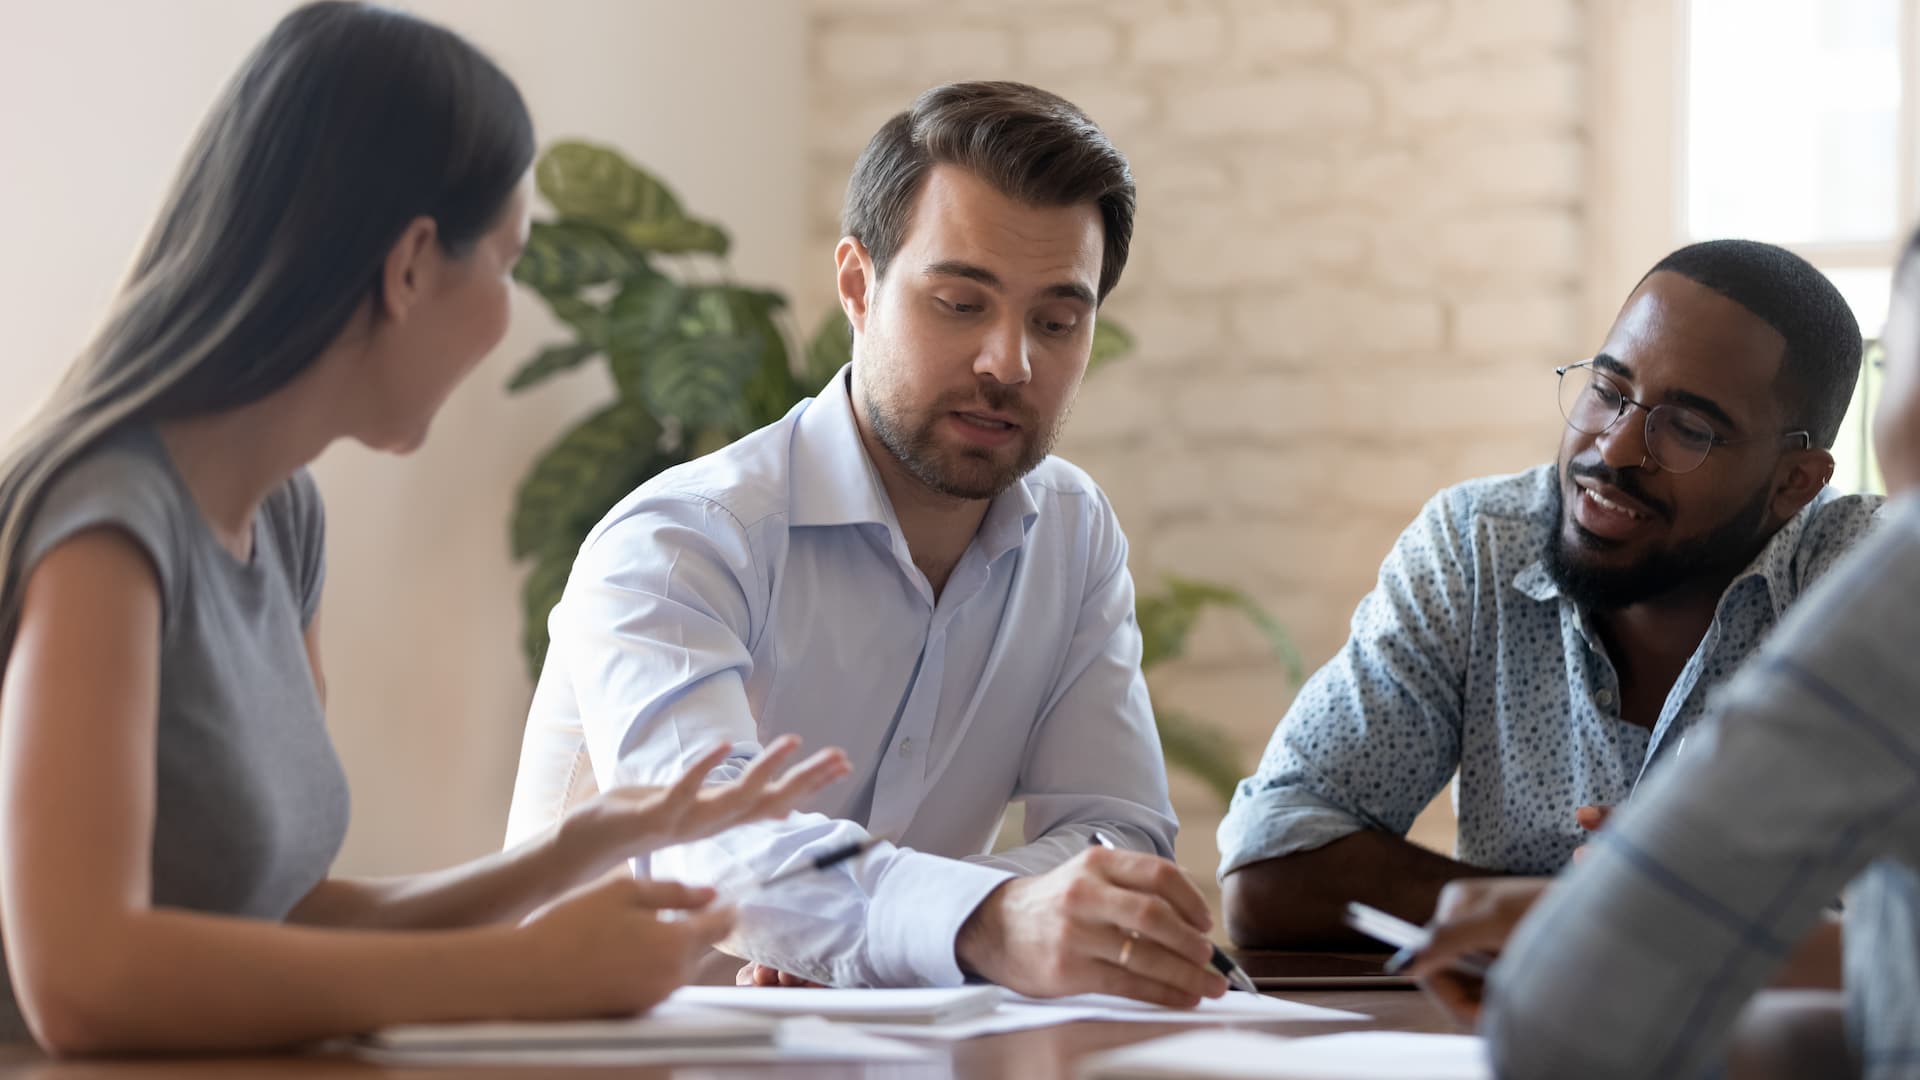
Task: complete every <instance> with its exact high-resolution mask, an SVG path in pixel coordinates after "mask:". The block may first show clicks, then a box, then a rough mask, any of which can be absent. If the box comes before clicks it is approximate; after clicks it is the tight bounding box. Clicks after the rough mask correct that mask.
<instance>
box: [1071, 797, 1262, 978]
mask: <svg viewBox="0 0 1920 1080" xmlns="http://www.w3.org/2000/svg"><path fill="white" fill-rule="evenodd" d="M1092 841H1093V843H1094V844H1095V845H1096V846H1099V847H1103V848H1106V849H1107V850H1109V851H1118V850H1119V848H1118V847H1116V846H1115V845H1114V842H1113V841H1111V840H1109V839H1107V838H1106V836H1105V834H1103V833H1101V832H1100V831H1099V830H1097V829H1096V830H1095V831H1094V833H1093V836H1092ZM1210 962H1211V963H1212V964H1213V970H1215V971H1218V972H1219V973H1220V974H1221V975H1223V976H1225V977H1226V980H1227V985H1228V986H1231V987H1233V988H1234V989H1235V990H1245V991H1246V992H1247V993H1249V994H1257V993H1259V992H1260V988H1259V987H1258V986H1256V985H1254V982H1253V979H1252V977H1251V976H1249V975H1248V974H1247V973H1246V972H1245V971H1244V970H1242V969H1241V967H1240V965H1239V964H1236V963H1234V962H1233V958H1232V957H1230V956H1228V955H1227V954H1226V952H1225V950H1223V949H1221V948H1220V946H1218V945H1215V946H1213V958H1212V960H1211V961H1210Z"/></svg>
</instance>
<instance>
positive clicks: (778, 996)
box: [668, 986, 1000, 1025]
mask: <svg viewBox="0 0 1920 1080" xmlns="http://www.w3.org/2000/svg"><path fill="white" fill-rule="evenodd" d="M668 1001H669V1002H671V1003H673V1004H676V1005H684V1006H690V1007H694V1008H703V1009H724V1010H727V1011H729V1012H745V1013H759V1014H763V1015H766V1016H824V1017H826V1018H827V1019H829V1020H834V1021H837V1022H839V1023H843V1024H889V1025H892V1024H952V1023H957V1022H959V1021H962V1020H972V1019H974V1018H976V1017H981V1016H985V1015H987V1014H988V1013H991V1012H992V1011H993V1010H994V1009H996V1008H998V1007H999V1005H1000V988H999V987H997V986H957V987H953V988H950V989H949V988H944V987H916V988H911V989H905V990H839V989H832V988H814V987H797V986H795V987H788V986H683V987H681V988H680V989H679V990H676V991H674V994H673V997H671V998H669V999H668Z"/></svg>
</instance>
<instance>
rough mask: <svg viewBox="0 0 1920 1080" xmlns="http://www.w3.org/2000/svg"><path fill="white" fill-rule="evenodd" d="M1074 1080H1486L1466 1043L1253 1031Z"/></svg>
mask: <svg viewBox="0 0 1920 1080" xmlns="http://www.w3.org/2000/svg"><path fill="white" fill-rule="evenodd" d="M1078 1075H1079V1078H1080V1080H1170V1078H1172V1077H1193V1078H1196V1080H1255V1078H1258V1080H1416V1078H1417V1080H1493V1068H1492V1066H1491V1065H1489V1064H1488V1063H1487V1050H1486V1044H1485V1043H1484V1042H1482V1041H1481V1040H1480V1039H1479V1038H1477V1037H1475V1036H1472V1035H1416V1034H1412V1033H1410V1032H1404V1031H1355V1032H1348V1033H1345V1034H1341V1035H1316V1036H1312V1037H1310V1038H1303V1039H1289V1038H1284V1037H1282V1036H1279V1035H1266V1034H1262V1033H1260V1032H1254V1031H1238V1030H1233V1029H1230V1028H1215V1029H1209V1030H1205V1031H1188V1032H1183V1033H1181V1034H1179V1035H1171V1036H1168V1037H1167V1038H1164V1039H1154V1040H1152V1041H1151V1042H1143V1043H1136V1044H1134V1045H1133V1046H1128V1047H1123V1048H1121V1049H1119V1050H1114V1051H1110V1052H1108V1053H1105V1054H1100V1055H1098V1056H1096V1057H1093V1058H1089V1059H1088V1060H1087V1061H1085V1062H1083V1063H1082V1064H1081V1066H1080V1070H1079V1074H1078Z"/></svg>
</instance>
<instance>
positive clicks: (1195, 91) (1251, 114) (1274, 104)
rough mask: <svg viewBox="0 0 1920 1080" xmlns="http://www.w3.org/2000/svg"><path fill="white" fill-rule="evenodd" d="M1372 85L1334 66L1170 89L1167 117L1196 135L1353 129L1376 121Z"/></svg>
mask: <svg viewBox="0 0 1920 1080" xmlns="http://www.w3.org/2000/svg"><path fill="white" fill-rule="evenodd" d="M1378 108H1379V106H1378V104H1377V103H1376V102H1375V100H1374V92H1373V88H1372V87H1370V86H1368V85H1367V83H1366V81H1365V80H1364V79H1362V78H1360V77H1359V76H1358V75H1355V74H1353V73H1352V72H1349V71H1343V70H1339V69H1335V68H1323V69H1296V70H1290V71H1287V72H1284V73H1281V74H1278V75H1274V76H1271V77H1268V78H1263V79H1247V80H1241V81H1236V82H1227V83H1213V84H1201V85H1196V86H1186V87H1182V88H1180V89H1176V90H1174V91H1172V92H1170V93H1169V94H1168V95H1167V120H1166V122H1167V123H1168V124H1169V125H1170V126H1172V127H1174V128H1176V129H1178V130H1180V131H1182V132H1185V133H1187V134H1190V135H1196V136H1263V135H1311V134H1316V133H1321V134H1325V133H1352V132H1355V131H1358V130H1363V129H1365V128H1366V127H1367V126H1369V125H1370V124H1372V123H1373V121H1374V119H1375V115H1376V113H1377V112H1378Z"/></svg>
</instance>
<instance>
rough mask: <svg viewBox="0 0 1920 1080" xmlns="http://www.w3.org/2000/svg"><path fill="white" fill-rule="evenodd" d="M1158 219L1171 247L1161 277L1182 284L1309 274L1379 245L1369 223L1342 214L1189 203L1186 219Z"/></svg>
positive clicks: (1340, 266)
mask: <svg viewBox="0 0 1920 1080" xmlns="http://www.w3.org/2000/svg"><path fill="white" fill-rule="evenodd" d="M1144 216H1145V215H1143V217H1144ZM1153 224H1154V226H1155V228H1154V232H1153V234H1152V235H1154V236H1156V237H1157V238H1158V247H1159V248H1160V249H1161V251H1162V253H1163V255H1164V259H1163V261H1162V264H1161V267H1160V272H1159V274H1158V276H1157V280H1159V281H1161V282H1162V283H1168V284H1171V283H1176V282H1177V283H1179V284H1180V286H1181V287H1183V288H1219V289H1231V288H1235V287H1246V286H1249V285H1252V286H1263V285H1281V284H1287V283H1291V282H1301V281H1307V280H1311V279H1313V278H1315V277H1318V276H1320V275H1323V274H1324V273H1326V272H1329V271H1343V270H1346V271H1351V270H1356V269H1358V268H1359V267H1360V266H1362V265H1363V264H1365V262H1366V261H1367V259H1368V257H1369V255H1370V254H1371V252H1372V246H1371V245H1372V239H1371V237H1370V236H1369V235H1368V231H1367V229H1366V227H1365V225H1364V223H1359V222H1355V221H1354V220H1352V219H1351V218H1346V217H1342V216H1341V215H1338V214H1328V215H1326V216H1324V217H1319V218H1306V219H1295V220H1288V221H1280V222H1274V221H1270V220H1265V221H1263V220H1257V219H1250V218H1249V217H1248V216H1247V215H1245V214H1239V213H1234V212H1231V211H1227V212H1224V213H1223V212H1220V211H1218V210H1214V209H1211V208H1188V215H1187V216H1186V218H1185V219H1184V220H1179V219H1176V220H1175V221H1172V222H1164V227H1162V221H1161V220H1156V221H1155V222H1154V223H1153Z"/></svg>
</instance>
